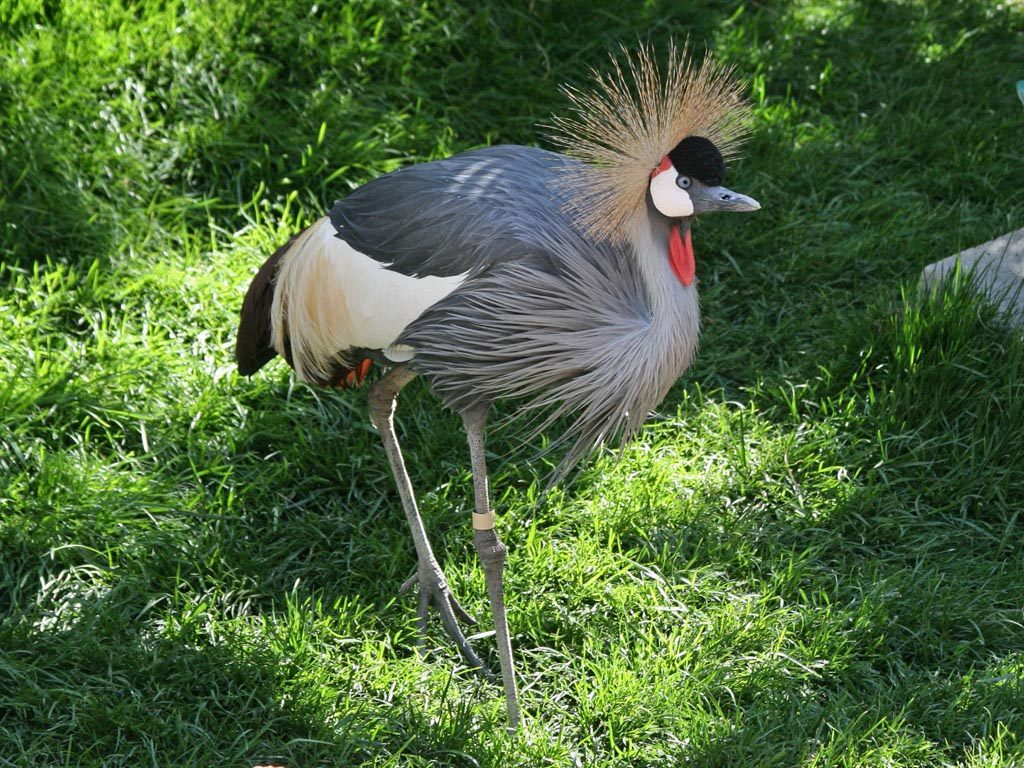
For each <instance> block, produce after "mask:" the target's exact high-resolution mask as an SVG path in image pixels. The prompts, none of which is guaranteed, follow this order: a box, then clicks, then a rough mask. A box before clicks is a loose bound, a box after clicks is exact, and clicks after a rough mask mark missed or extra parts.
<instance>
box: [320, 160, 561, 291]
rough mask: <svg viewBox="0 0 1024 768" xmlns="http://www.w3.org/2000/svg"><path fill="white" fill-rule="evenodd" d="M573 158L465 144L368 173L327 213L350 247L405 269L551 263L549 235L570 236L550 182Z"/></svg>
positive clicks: (448, 271)
mask: <svg viewBox="0 0 1024 768" xmlns="http://www.w3.org/2000/svg"><path fill="white" fill-rule="evenodd" d="M576 163H577V161H574V160H571V159H570V158H567V157H565V156H564V155H559V154H556V153H554V152H547V151H544V150H541V149H536V148H532V147H520V146H498V147H487V148H484V149H478V150H472V151H469V152H463V153H461V154H459V155H455V156H453V157H449V158H447V159H445V160H438V161H435V162H431V163H423V164H420V165H414V166H409V167H408V168H404V169H401V170H398V171H394V172H393V173H389V174H387V175H386V176H381V177H380V178H377V179H374V180H373V181H370V182H368V183H367V184H365V185H363V186H361V187H359V188H358V189H356V190H354V191H353V192H352V193H351V194H349V195H348V196H347V197H346V198H344V199H343V200H339V201H337V202H336V203H335V204H334V207H333V208H332V209H331V211H330V213H329V214H328V215H329V217H330V219H331V222H332V223H333V224H334V226H335V228H336V230H337V234H338V237H339V238H341V239H342V240H344V241H345V242H347V243H348V244H349V245H351V246H352V247H353V248H354V249H355V250H356V251H358V252H359V253H362V254H365V255H367V256H369V257H371V258H373V259H375V260H377V261H378V262H380V263H381V264H382V265H384V266H385V267H387V268H388V269H391V270H394V271H397V272H401V273H403V274H406V275H410V276H413V277H422V276H437V277H450V276H454V275H465V274H473V273H475V272H478V271H479V270H481V269H483V268H485V267H486V266H488V265H490V264H494V263H498V262H508V261H516V260H519V259H524V258H527V259H531V260H538V259H540V260H542V261H547V262H548V263H549V267H550V268H553V269H556V268H557V264H555V262H554V259H553V257H552V255H551V248H550V245H551V243H550V240H551V238H556V239H560V238H564V237H568V238H572V237H577V238H578V237H579V235H578V234H577V233H576V230H575V227H574V226H573V223H572V220H571V219H570V217H569V215H568V214H567V213H566V208H567V201H566V199H565V197H564V195H563V193H562V192H561V191H560V188H559V185H558V184H557V183H556V182H557V181H558V180H559V179H560V178H561V177H562V176H563V175H564V173H565V170H566V168H567V167H568V166H570V165H573V164H576Z"/></svg>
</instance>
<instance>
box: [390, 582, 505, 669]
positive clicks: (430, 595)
mask: <svg viewBox="0 0 1024 768" xmlns="http://www.w3.org/2000/svg"><path fill="white" fill-rule="evenodd" d="M414 584H415V585H418V586H419V606H418V609H417V615H418V617H419V618H418V620H417V626H418V628H419V635H420V637H419V642H418V645H419V647H420V648H422V647H423V645H424V644H425V641H426V632H427V620H428V616H429V613H430V606H431V604H433V606H434V608H436V609H437V612H438V613H439V614H440V616H441V623H442V624H443V625H444V630H445V632H446V633H447V634H448V637H450V638H451V639H452V641H453V642H454V643H455V645H456V646H457V647H458V649H459V653H460V654H462V658H463V659H465V661H466V663H467V664H468V665H469V666H470V667H472V668H473V669H474V670H476V671H477V672H479V673H480V674H481V675H483V676H484V677H485V678H486V679H488V680H493V679H494V674H493V673H492V672H491V671H490V670H489V669H488V668H487V665H486V664H485V663H484V662H483V660H482V659H481V658H480V657H479V656H477V655H476V652H475V651H474V650H473V647H472V646H471V645H470V644H469V640H467V639H466V635H465V634H464V633H463V631H462V628H461V627H460V626H459V621H462V622H464V623H466V624H476V619H474V618H473V616H472V615H471V614H470V613H468V612H467V611H466V609H464V608H463V607H462V606H461V605H460V604H459V601H458V600H457V599H456V598H455V595H453V594H452V590H451V587H449V586H448V581H447V579H445V576H444V572H443V571H442V570H441V568H440V566H437V565H434V566H433V567H431V566H429V565H428V566H426V567H421V568H417V569H416V573H414V574H413V575H412V576H410V577H409V578H408V579H406V580H405V581H404V582H402V586H401V587H399V588H398V592H399V594H402V595H404V594H407V593H408V592H409V591H410V590H411V589H412V587H413V585H414Z"/></svg>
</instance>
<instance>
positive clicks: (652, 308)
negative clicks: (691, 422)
mask: <svg viewBox="0 0 1024 768" xmlns="http://www.w3.org/2000/svg"><path fill="white" fill-rule="evenodd" d="M578 162H579V161H576V160H573V159H571V158H568V157H565V156H564V155H559V154H556V153H553V152H547V151H544V150H540V149H535V148H531V147H520V146H499V147H492V148H487V149H480V150H474V151H470V152H466V153H463V154H460V155H455V156H454V157H450V158H448V159H446V160H441V161H437V162H434V163H425V164H421V165H415V166H411V167H409V168H407V169H404V170H401V171H396V172H394V173H391V174H389V175H387V176H382V177H380V178H378V179H377V180H375V181H373V182H370V183H369V184H367V185H365V186H364V187H361V188H360V189H358V190H356V191H355V192H354V193H353V194H352V195H351V196H350V197H349V198H346V199H344V200H340V201H338V202H337V203H336V204H335V206H334V208H333V209H332V210H331V213H330V219H331V222H332V224H334V226H335V227H336V229H337V236H338V237H339V238H341V239H342V240H345V241H346V242H347V243H349V245H351V246H353V247H354V248H356V249H357V250H358V251H360V252H361V253H364V254H367V255H369V256H371V257H373V258H374V259H376V260H378V261H379V262H381V263H382V264H383V265H384V266H385V268H387V269H392V270H397V271H400V272H402V273H404V274H409V275H414V276H420V275H438V276H451V275H456V274H462V273H468V277H467V278H466V280H465V281H464V282H463V283H462V284H461V285H460V286H459V287H458V288H456V289H455V290H454V291H453V292H452V293H450V294H449V295H448V296H446V297H445V298H443V299H441V300H440V301H438V302H437V303H436V304H434V305H433V306H431V307H430V308H429V309H427V311H426V312H424V313H423V314H422V315H420V317H419V318H418V319H416V320H415V321H413V323H412V324H411V325H409V326H408V327H407V328H406V329H405V331H404V332H403V333H402V335H401V336H400V337H399V338H398V340H397V341H398V343H400V344H403V345H407V346H408V347H410V348H411V349H412V357H411V358H410V359H408V360H407V363H406V364H407V365H408V366H409V368H410V369H411V370H413V371H415V372H416V373H419V374H422V375H423V376H424V377H425V378H426V379H427V380H428V381H429V382H430V384H431V387H432V388H433V390H434V391H435V392H436V393H437V394H438V395H439V396H440V397H441V398H442V399H443V400H444V401H445V403H446V404H447V405H449V406H450V407H452V408H453V409H455V410H456V411H463V410H466V409H469V408H480V407H483V406H486V405H487V404H489V403H490V402H492V401H494V400H499V399H504V398H517V399H520V398H525V400H526V402H525V406H526V407H527V408H537V409H549V410H548V411H547V414H546V418H545V419H544V420H543V421H541V422H540V424H539V426H538V427H537V428H538V429H542V428H543V427H544V426H545V425H547V424H548V423H550V422H551V421H553V420H554V419H556V418H559V417H562V416H566V415H573V416H574V417H575V418H573V419H571V421H570V427H569V430H568V431H567V432H566V433H564V434H563V435H562V436H561V439H562V440H571V439H573V438H575V444H574V445H573V446H572V447H571V448H570V449H569V451H568V453H567V455H566V458H565V460H564V461H563V462H562V464H561V465H560V467H559V470H560V473H564V472H565V471H567V470H569V469H570V468H571V467H572V466H573V465H574V464H575V463H576V462H577V461H578V460H579V459H580V458H582V457H583V456H584V455H585V454H586V452H587V451H588V450H589V449H590V448H592V447H594V446H595V445H596V444H597V443H598V442H600V441H601V440H603V439H605V438H606V437H608V436H610V435H612V434H616V433H619V432H623V435H624V436H627V435H628V434H629V433H631V432H633V431H634V430H635V429H636V428H638V427H639V426H640V424H641V423H642V422H643V420H644V418H645V416H646V415H647V414H648V412H649V411H650V410H651V409H653V408H654V407H655V406H657V405H658V403H660V402H661V400H662V399H663V398H664V396H665V394H666V393H667V391H668V388H669V387H671V385H672V384H673V382H675V381H676V379H678V378H679V375H680V374H681V373H682V371H683V370H684V369H685V368H686V366H687V365H688V363H689V361H690V359H691V358H692V355H693V353H694V351H695V347H696V342H697V332H698V325H699V317H698V312H697V301H696V292H695V289H694V288H688V287H685V286H682V285H681V284H679V281H678V280H676V278H675V277H674V276H673V275H672V273H671V271H670V270H669V269H668V268H667V263H666V262H665V259H664V258H663V256H662V254H664V253H665V251H666V250H667V247H668V246H667V243H668V227H667V226H660V227H659V226H658V217H657V216H656V214H652V217H651V226H650V230H649V232H648V233H647V237H646V238H644V239H643V240H641V242H642V243H643V244H644V245H646V246H648V248H646V249H645V250H644V251H642V252H637V249H636V248H635V247H634V246H633V245H620V244H614V243H612V242H610V241H607V240H605V241H597V242H594V241H591V240H590V239H589V238H588V237H587V236H586V235H585V234H583V233H582V232H581V231H580V230H579V229H578V227H577V226H576V225H575V223H574V220H573V218H572V216H571V215H570V214H569V213H568V201H567V200H565V199H563V198H564V195H565V193H564V191H563V190H561V189H560V187H559V181H560V180H561V179H562V178H564V176H565V173H566V170H567V169H568V168H569V167H570V166H571V165H573V164H575V163H578ZM374 201H378V204H377V205H373V203H374ZM379 201H388V202H387V203H385V204H384V205H381V204H380V202H379ZM659 245H660V247H659ZM645 270H646V273H647V274H646V275H645ZM645 278H646V279H645ZM649 283H658V284H660V285H650V284H649ZM623 428H625V429H623Z"/></svg>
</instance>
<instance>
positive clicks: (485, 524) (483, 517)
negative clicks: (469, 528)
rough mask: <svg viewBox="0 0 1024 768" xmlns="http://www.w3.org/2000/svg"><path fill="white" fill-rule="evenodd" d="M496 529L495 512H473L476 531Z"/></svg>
mask: <svg viewBox="0 0 1024 768" xmlns="http://www.w3.org/2000/svg"><path fill="white" fill-rule="evenodd" d="M493 529H494V513H493V512H484V513H483V514H481V513H479V512H474V513H473V530H474V531H490V530H493Z"/></svg>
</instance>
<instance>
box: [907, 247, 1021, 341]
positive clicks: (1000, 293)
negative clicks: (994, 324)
mask: <svg viewBox="0 0 1024 768" xmlns="http://www.w3.org/2000/svg"><path fill="white" fill-rule="evenodd" d="M957 263H959V265H960V273H961V274H970V275H972V276H973V278H974V285H975V286H976V287H977V288H978V290H979V291H981V292H982V293H983V294H984V295H985V296H986V297H987V298H988V299H989V300H990V301H992V302H993V303H995V304H996V305H998V306H999V308H1000V309H1001V310H1002V311H1003V312H1004V313H1005V314H1006V315H1007V316H1008V317H1009V318H1010V319H1011V320H1012V321H1013V322H1014V323H1016V324H1017V325H1024V229H1018V230H1016V231H1015V232H1007V233H1006V234H1005V235H1003V236H1002V237H997V238H996V239H995V240H989V241H988V242H987V243H983V244H981V245H976V246H975V247H973V248H968V249H967V250H965V251H961V252H960V253H956V254H954V255H952V256H948V257H947V258H945V259H942V260H941V261H936V262H935V263H934V264H929V265H928V266H927V267H925V268H924V271H923V272H922V273H921V285H922V287H925V288H932V287H934V286H936V285H937V284H938V283H940V282H942V281H943V280H945V279H946V278H947V277H949V276H950V275H952V274H955V273H956V269H957Z"/></svg>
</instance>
